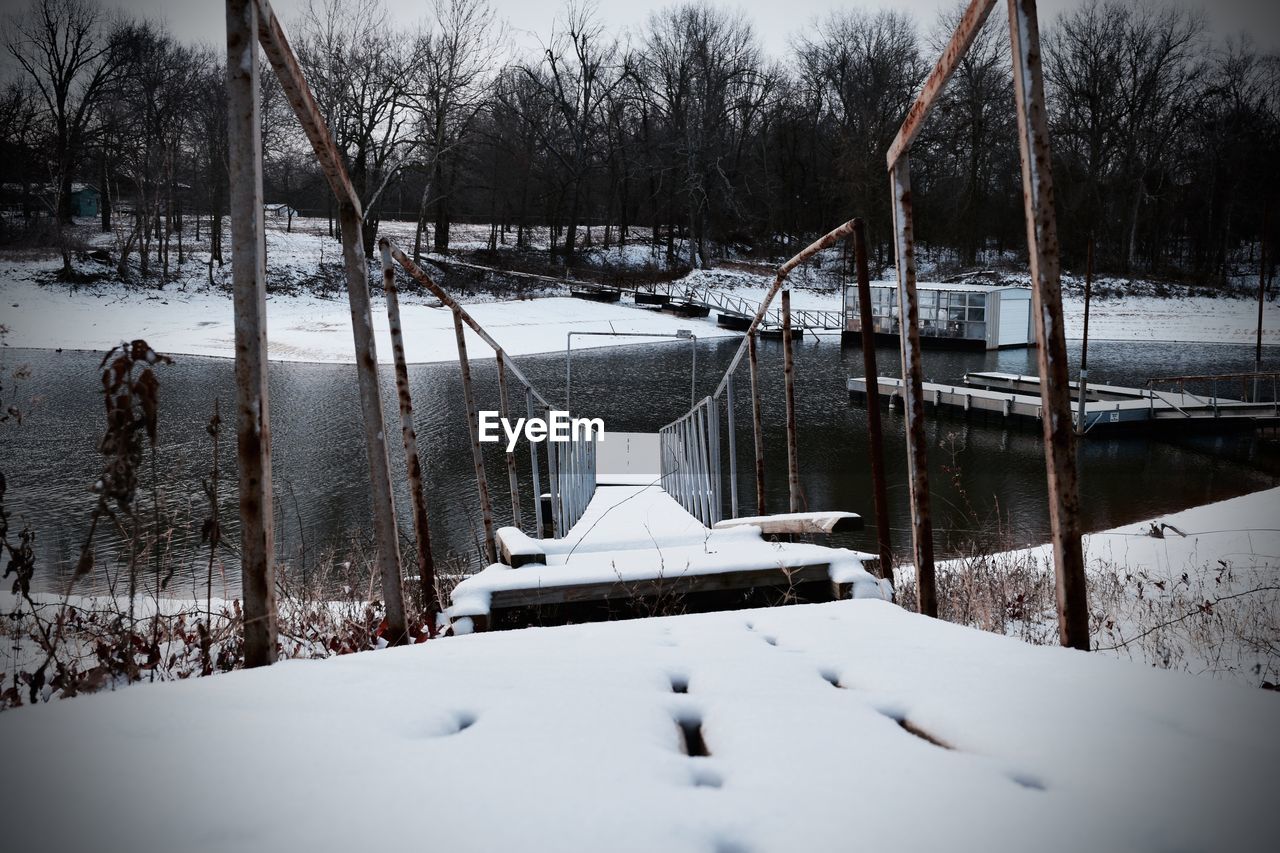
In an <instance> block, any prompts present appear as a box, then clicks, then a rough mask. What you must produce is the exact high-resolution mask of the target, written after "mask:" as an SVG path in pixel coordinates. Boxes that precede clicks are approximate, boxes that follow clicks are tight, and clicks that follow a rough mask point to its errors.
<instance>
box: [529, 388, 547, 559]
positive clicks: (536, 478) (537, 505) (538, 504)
mask: <svg viewBox="0 0 1280 853" xmlns="http://www.w3.org/2000/svg"><path fill="white" fill-rule="evenodd" d="M524 408H525V412H526V417H528V418H529V420H533V389H531V388H526V389H524ZM529 467H530V469H531V470H532V473H533V527H534V533H535V535H536V538H538V539H541V538H542V534H543V518H542V475H541V473H540V472H539V471H538V442H536V441H531V442H529Z"/></svg>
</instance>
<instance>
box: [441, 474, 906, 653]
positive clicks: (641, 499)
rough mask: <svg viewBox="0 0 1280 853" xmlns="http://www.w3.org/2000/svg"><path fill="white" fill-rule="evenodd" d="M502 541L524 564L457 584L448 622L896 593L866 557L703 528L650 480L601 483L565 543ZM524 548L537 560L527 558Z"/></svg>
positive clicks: (500, 624)
mask: <svg viewBox="0 0 1280 853" xmlns="http://www.w3.org/2000/svg"><path fill="white" fill-rule="evenodd" d="M499 536H500V537H501V538H502V539H503V540H504V542H507V541H510V542H512V543H515V549H516V550H518V551H521V552H522V559H521V562H522V563H523V564H522V565H520V566H519V567H514V566H511V565H507V564H504V563H495V564H493V565H490V566H489V567H487V568H485V569H483V570H482V571H480V572H479V573H477V574H475V575H472V576H471V577H469V578H467V579H466V580H464V581H462V582H461V583H460V584H458V586H457V587H456V588H455V590H454V592H453V595H452V602H453V604H452V606H451V607H450V608H449V611H448V614H449V617H450V619H451V620H452V621H453V623H454V624H455V626H458V628H459V629H462V630H465V629H466V628H468V627H470V628H472V629H475V630H494V629H503V628H517V627H525V626H527V625H531V624H536V625H554V624H565V623H569V622H588V621H602V620H606V619H617V618H626V617H628V616H650V615H662V614H670V613H695V612H706V611H712V610H723V609H727V608H735V607H750V606H762V605H770V604H781V603H797V604H798V603H809V602H819V601H832V600H836V599H842V598H850V597H853V598H864V597H884V598H888V597H890V596H891V592H890V591H889V590H887V589H886V588H885V587H884V586H883V585H882V583H881V582H880V581H878V580H877V579H876V578H874V577H873V576H872V575H871V574H870V573H869V572H868V571H867V570H866V568H864V566H863V562H864V561H869V560H874V559H875V558H874V556H873V555H870V554H864V553H859V552H856V551H851V550H849V549H845V548H833V547H828V546H825V545H816V544H810V543H804V542H773V541H769V540H767V539H766V538H765V536H764V535H763V534H762V532H761V530H760V527H758V526H752V525H744V526H738V527H733V528H727V529H714V530H713V529H709V528H707V527H706V526H705V525H703V524H702V522H700V521H699V520H698V519H697V518H695V517H694V516H693V515H691V514H690V513H689V512H687V511H686V510H685V509H684V508H683V507H682V506H680V504H679V503H677V502H676V501H675V500H674V499H673V498H672V497H671V496H670V495H669V494H667V492H666V491H665V490H664V489H662V488H661V487H660V486H658V485H656V484H655V485H603V484H598V485H597V487H596V490H595V495H594V496H593V497H592V499H591V502H590V503H589V504H588V505H587V508H586V511H585V512H583V514H582V517H581V518H580V519H579V520H578V522H577V523H576V524H575V525H574V526H573V527H572V528H571V529H570V530H569V531H567V533H566V535H565V536H564V537H562V538H560V539H542V540H533V539H530V538H529V537H527V536H525V535H524V534H522V533H520V532H519V531H517V530H515V529H514V528H503V529H502V530H501V531H500V532H499ZM530 543H533V546H534V547H536V548H537V549H538V550H539V551H540V552H541V553H540V554H538V555H536V556H535V557H534V559H533V560H530V561H528V562H524V560H526V559H528V557H529V550H530ZM504 551H505V549H504ZM537 560H541V562H537Z"/></svg>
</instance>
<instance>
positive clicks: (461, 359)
mask: <svg viewBox="0 0 1280 853" xmlns="http://www.w3.org/2000/svg"><path fill="white" fill-rule="evenodd" d="M453 331H454V335H455V337H456V338H457V341H458V366H459V367H461V368H462V399H463V402H464V403H465V404H466V407H467V431H468V432H469V433H470V436H471V463H472V465H473V466H474V468H475V474H476V492H477V493H478V494H479V497H480V513H481V519H482V521H483V524H484V549H485V558H486V559H487V560H488V561H489V562H490V563H496V562H497V561H498V548H497V544H496V542H495V541H494V536H493V506H492V504H491V503H490V502H489V478H488V477H486V476H485V472H484V452H483V451H482V450H481V449H480V421H479V414H478V413H477V411H476V397H475V393H474V392H473V390H472V387H471V362H470V360H469V359H468V358H467V333H466V331H465V330H464V329H463V328H462V317H461V316H460V314H459V312H458V311H456V310H455V311H454V312H453Z"/></svg>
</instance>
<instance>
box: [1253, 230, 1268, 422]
mask: <svg viewBox="0 0 1280 853" xmlns="http://www.w3.org/2000/svg"><path fill="white" fill-rule="evenodd" d="M1270 227H1271V206H1270V205H1268V206H1267V207H1266V208H1265V209H1264V210H1263V213H1262V237H1261V239H1260V240H1259V241H1258V242H1259V243H1260V245H1259V247H1258V340H1257V343H1256V344H1255V345H1254V355H1253V372H1254V373H1261V372H1262V306H1263V304H1264V303H1265V301H1266V297H1267V231H1268V229H1270ZM1253 402H1255V403H1256V402H1258V379H1257V378H1255V379H1254V380H1253Z"/></svg>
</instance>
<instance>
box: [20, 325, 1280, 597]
mask: <svg viewBox="0 0 1280 853" xmlns="http://www.w3.org/2000/svg"><path fill="white" fill-rule="evenodd" d="M736 346H737V341H736V340H733V341H719V342H712V343H704V344H700V345H699V347H698V350H699V351H698V383H697V384H698V393H699V394H706V393H709V392H710V391H711V390H712V389H713V388H714V385H715V383H716V382H717V381H718V380H719V377H720V375H721V372H722V371H723V370H724V368H725V367H726V366H727V363H728V360H729V358H730V357H731V356H732V354H733V351H734V348H735V347H736ZM1267 355H1268V358H1267V361H1268V362H1274V358H1273V356H1274V355H1275V353H1274V351H1272V352H1269V353H1268V354H1267ZM3 357H4V359H5V364H6V367H7V368H8V369H9V370H12V369H13V368H15V367H17V366H19V365H29V367H30V371H31V375H30V378H29V379H26V380H24V381H23V382H21V383H20V385H19V387H18V392H19V395H20V399H26V398H29V397H34V398H35V399H34V401H33V403H32V404H30V405H28V406H27V407H26V408H27V411H26V416H25V418H24V422H23V424H22V425H21V426H16V427H15V426H12V425H6V426H5V427H4V428H0V470H3V471H4V474H5V476H6V477H7V478H8V498H7V500H8V506H9V509H10V512H11V515H12V524H14V525H15V526H17V527H21V526H22V525H23V524H28V523H29V524H30V525H31V526H32V527H33V528H34V529H35V530H36V531H37V535H38V538H37V548H38V557H39V568H38V575H37V582H38V584H39V585H40V586H41V587H43V588H53V587H55V586H56V587H57V588H61V585H60V584H58V583H57V579H58V577H60V576H65V574H66V573H67V572H68V571H69V570H70V568H71V567H72V566H73V565H74V563H75V558H76V555H77V554H78V550H79V547H80V542H81V540H82V537H83V536H84V532H85V529H86V520H87V517H88V512H89V510H90V508H91V507H92V505H93V502H94V499H93V496H92V495H91V494H90V493H89V491H88V485H89V484H90V483H91V482H92V481H93V479H94V477H95V476H96V473H97V471H98V469H99V467H100V460H99V458H98V456H97V454H96V452H95V449H94V448H95V442H96V440H97V437H98V435H99V434H100V431H101V426H102V406H101V403H100V400H99V398H98V393H99V388H100V385H99V381H98V374H97V364H98V359H99V358H100V355H99V354H93V353H73V352H64V353H54V352H48V351H37V350H14V349H10V350H6V351H5V352H4V355H3ZM1089 357H1090V362H1091V365H1090V367H1091V370H1090V374H1091V378H1092V379H1093V380H1094V381H1098V382H1110V383H1114V384H1141V383H1142V382H1143V381H1144V380H1145V379H1146V378H1148V377H1150V376H1162V375H1171V374H1193V373H1217V372H1232V371H1243V370H1251V369H1252V366H1253V353H1252V350H1251V349H1250V348H1248V347H1237V346H1225V345H1197V346H1187V345H1177V344H1126V343H1094V344H1092V345H1091V346H1090V351H1089ZM573 358H574V364H573V397H574V401H573V403H574V404H573V408H574V410H575V412H576V413H578V414H589V415H591V416H600V417H603V418H604V420H605V424H606V426H607V428H608V429H610V430H622V431H654V430H656V429H657V428H658V427H659V426H661V425H663V424H665V423H667V422H668V421H670V420H672V419H673V418H675V417H676V416H678V415H680V414H682V413H683V412H684V410H685V409H686V408H687V407H688V405H689V370H690V358H689V347H688V345H687V344H684V343H679V344H658V345H647V346H635V347H624V348H620V349H611V350H597V351H594V352H593V351H589V350H588V351H580V352H579V351H575V353H574V357H573ZM1071 358H1072V361H1076V360H1077V358H1078V352H1077V351H1075V350H1074V349H1073V351H1072V353H1071ZM796 359H797V367H798V369H797V380H796V383H797V385H796V401H797V408H798V415H799V419H798V420H799V450H800V466H801V481H802V484H803V486H804V491H805V497H806V499H807V502H808V505H809V507H810V508H813V509H847V510H852V511H855V512H860V513H862V514H864V515H865V516H868V517H870V515H871V513H872V498H871V483H870V474H869V468H868V464H867V455H866V454H867V441H866V411H865V409H864V408H863V407H862V406H861V405H851V404H850V402H849V399H848V395H847V393H846V391H845V380H846V379H847V378H848V377H849V376H860V375H862V366H861V365H862V359H861V351H860V350H859V349H857V348H850V349H845V350H841V348H840V347H839V346H838V345H837V344H836V343H835V342H834V341H833V340H831V339H827V340H825V341H823V342H816V341H814V340H813V339H812V338H807V339H805V340H804V341H803V342H800V343H798V345H797V347H796ZM879 359H880V365H881V370H882V372H883V373H885V374H886V375H896V373H897V365H896V363H895V362H896V351H894V350H892V349H881V350H880V351H879ZM1034 359H1035V353H1034V350H1006V351H1002V352H993V353H947V352H928V353H925V356H924V364H925V373H926V378H928V379H930V380H935V381H943V382H945V381H956V380H958V379H959V378H960V377H961V376H962V375H963V374H964V372H965V371H971V370H1002V371H1009V372H1018V373H1034V372H1035V361H1034ZM760 365H761V371H762V374H763V391H762V393H763V400H764V430H765V442H766V478H765V479H766V489H767V497H768V503H769V508H770V509H771V510H773V511H782V510H784V509H785V507H786V504H787V495H786V460H785V450H784V448H785V435H784V432H783V404H782V357H781V345H780V344H779V343H778V342H771V341H763V342H761V347H760ZM521 366H522V367H523V368H524V369H525V371H526V372H527V373H528V374H529V376H530V377H531V378H532V379H533V381H534V382H535V383H536V384H537V385H538V387H539V388H540V389H541V390H542V391H543V393H544V394H546V395H547V396H548V399H551V400H553V401H554V400H559V399H562V397H563V382H564V360H563V355H561V354H554V355H546V356H536V357H526V358H522V359H521ZM473 371H474V375H475V379H476V383H477V388H478V393H479V400H478V404H479V405H480V407H481V408H491V409H496V408H497V407H498V406H497V379H496V372H495V370H494V365H493V362H491V361H476V362H475V363H474V365H473ZM159 376H160V381H161V391H160V395H161V401H162V403H161V415H160V435H161V447H160V448H159V451H158V467H159V469H160V470H161V471H163V472H164V475H163V477H162V479H163V480H164V484H163V486H162V489H163V492H164V497H165V499H166V501H165V502H166V505H167V506H169V507H170V508H171V509H172V510H173V511H174V513H175V519H176V520H177V521H179V522H181V521H184V520H185V521H187V522H190V521H191V520H192V519H194V521H195V523H194V524H191V525H189V526H188V527H186V528H185V529H180V530H178V531H177V532H176V533H175V534H174V536H175V539H174V542H175V546H176V547H175V549H174V551H175V553H181V554H185V555H186V559H187V560H188V561H189V563H190V565H188V566H179V575H178V582H177V583H178V589H180V590H189V589H191V586H192V584H193V583H195V579H202V578H203V576H204V560H203V559H202V558H201V556H200V555H199V553H198V549H195V548H189V547H181V546H183V545H184V544H185V545H191V544H198V530H199V521H200V520H201V519H203V518H204V517H205V516H206V515H207V509H206V506H205V504H204V497H203V494H202V492H201V489H200V480H201V478H204V477H206V476H207V474H208V470H209V467H210V460H211V448H210V442H209V437H208V435H207V434H206V432H205V424H206V422H207V421H208V418H209V415H210V414H211V412H212V409H213V401H214V399H215V398H217V399H219V400H220V401H221V406H222V413H223V418H224V423H225V425H226V429H225V430H224V443H223V452H222V464H223V479H222V490H221V494H222V500H221V502H220V506H221V513H222V518H223V523H224V541H225V542H226V543H227V544H228V545H229V546H234V545H235V544H236V543H237V540H238V534H237V532H236V529H235V515H236V504H235V499H234V483H235V473H234V467H233V466H234V457H235V452H234V441H235V436H234V418H233V414H232V413H233V412H234V377H233V370H232V362H231V361H229V360H223V359H208V358H197V357H188V356H183V357H179V358H178V359H177V360H176V363H175V364H174V365H172V366H170V367H164V368H162V369H161V370H160V374H159ZM410 378H411V382H412V391H413V395H414V402H415V406H416V416H417V427H418V436H419V441H420V443H421V448H422V452H423V455H424V457H425V458H424V465H425V470H426V480H427V492H428V501H429V503H430V514H431V523H432V543H433V546H434V548H435V551H436V554H437V556H438V557H439V558H446V557H448V556H449V555H461V556H462V557H464V558H465V559H468V560H470V559H473V558H474V555H475V554H476V552H477V544H478V542H479V541H480V534H479V531H478V529H477V527H478V524H477V521H476V519H477V518H478V515H479V514H478V512H477V499H476V491H475V487H474V483H473V480H472V475H471V461H470V453H469V449H468V444H467V431H466V427H465V424H464V421H463V420H462V402H461V397H462V392H461V381H460V377H459V371H458V368H457V366H456V365H454V364H434V365H417V366H413V367H411V368H410ZM382 386H383V397H384V401H385V405H386V411H387V412H388V413H389V415H390V417H389V419H388V423H389V425H392V424H394V423H395V421H394V412H395V395H394V390H395V389H394V377H393V374H392V372H391V370H390V369H384V370H383V372H382ZM737 387H738V391H739V393H738V406H739V410H738V417H737V420H738V424H739V427H740V430H741V431H740V435H739V441H738V452H739V456H740V459H739V473H740V483H741V485H740V496H741V501H742V506H743V508H744V509H743V512H744V513H746V512H750V511H751V510H752V508H753V504H754V493H753V490H754V485H753V482H752V479H751V470H752V469H751V461H750V457H751V445H752V442H751V437H750V397H749V392H748V388H749V385H748V379H747V373H746V366H745V363H744V364H743V366H742V368H741V372H740V373H739V376H738V386H737ZM519 408H520V409H521V410H522V409H523V406H522V405H520V406H519ZM271 413H272V419H271V423H272V430H273V436H272V444H273V453H274V456H273V476H274V480H275V483H274V485H275V492H276V511H277V513H278V522H277V531H278V532H277V545H278V548H279V550H280V553H281V555H282V556H283V557H284V558H285V559H289V560H291V561H292V562H293V563H294V564H295V565H299V564H301V563H302V562H303V555H305V559H306V561H307V563H308V564H309V565H310V564H313V563H314V562H315V560H316V559H317V556H318V555H319V554H320V553H321V552H322V551H324V550H325V549H326V548H328V547H332V546H341V545H343V544H344V543H345V542H346V541H347V539H348V538H349V537H351V536H353V535H354V536H358V537H363V538H367V537H368V534H367V528H368V520H369V517H370V512H371V510H370V501H369V479H368V474H367V472H366V471H365V470H364V466H365V462H364V450H363V445H362V439H361V431H360V425H359V417H360V410H359V401H358V395H357V389H356V377H355V369H354V367H353V366H349V365H309V364H284V363H280V364H272V365H271ZM885 426H886V432H887V438H888V440H887V442H886V444H887V451H886V452H887V454H888V459H887V463H888V470H889V476H890V480H889V499H890V503H891V504H892V506H891V507H890V517H891V524H892V527H893V529H894V533H895V537H896V541H895V550H897V551H898V552H900V553H905V552H906V551H908V550H909V541H908V535H909V534H908V530H909V524H908V495H907V483H906V447H905V443H904V441H903V435H902V416H901V415H900V414H899V413H897V412H890V413H888V414H887V415H886V417H885ZM928 431H929V443H930V455H929V462H930V478H931V480H930V482H931V490H932V495H933V512H934V526H935V532H936V537H937V547H938V548H939V551H940V553H946V552H948V551H954V550H955V549H957V548H959V547H962V546H963V545H964V544H965V543H966V542H968V541H971V540H974V539H976V540H978V541H980V542H984V543H986V544H991V545H1003V544H1007V543H1012V544H1027V543H1035V542H1042V541H1045V540H1046V539H1047V537H1048V510H1047V503H1046V487H1045V472H1044V458H1043V454H1042V453H1041V446H1040V438H1039V433H1038V430H1031V429H1027V428H1025V427H1021V428H1015V429H1008V428H1006V427H1005V425H1004V424H1002V423H999V422H996V421H989V422H984V421H981V420H975V421H970V422H966V421H962V420H954V419H948V418H942V419H936V418H933V417H932V416H930V418H929V422H928ZM389 446H390V448H391V451H392V466H393V473H394V476H395V482H396V484H397V489H398V494H397V500H398V506H399V510H400V525H401V530H402V533H406V534H407V532H408V531H411V530H412V525H411V523H410V518H409V509H408V497H407V495H406V494H405V491H404V488H405V485H404V484H405V477H404V460H403V458H402V457H401V454H400V451H399V441H398V436H393V440H392V441H391V442H390V445H389ZM1269 446H1272V447H1273V446H1274V445H1268V444H1267V443H1266V442H1263V441H1259V440H1257V439H1255V438H1254V437H1253V436H1252V435H1251V434H1247V433H1246V434H1229V435H1203V434H1202V435H1196V436H1191V437H1188V438H1186V439H1183V440H1179V441H1178V442H1177V443H1171V442H1170V441H1168V440H1153V439H1148V438H1145V437H1139V436H1133V437H1120V438H1108V439H1093V440H1090V441H1088V442H1086V443H1085V444H1084V445H1083V448H1082V451H1081V463H1082V467H1081V483H1080V492H1081V511H1082V513H1083V518H1084V525H1085V528H1086V529H1087V530H1098V529H1104V528H1107V527H1112V526H1115V525H1118V524H1123V523H1128V522H1132V521H1136V520H1138V519H1142V518H1146V517H1149V516H1153V515H1157V514H1160V513H1164V512H1169V511H1173V510H1177V509H1182V508H1185V507H1187V506H1192V505H1196V504H1201V503H1206V502H1209V501H1213V500H1220V499H1224V498H1227V497H1232V496H1235V495H1238V494H1242V493H1245V492H1248V491H1253V490H1257V489H1262V488H1266V487H1269V486H1272V485H1275V484H1276V482H1277V475H1278V474H1280V461H1278V460H1277V458H1276V456H1275V453H1274V450H1268V447H1269ZM486 453H487V457H488V462H489V463H490V467H489V472H490V484H491V488H492V489H493V490H494V493H495V498H494V509H495V512H496V514H497V520H498V523H500V524H503V523H509V520H510V516H511V507H510V502H509V499H508V498H507V494H506V489H505V483H506V477H505V474H504V466H503V463H502V457H501V452H500V449H499V447H498V446H497V445H486ZM518 458H519V460H520V463H521V469H520V476H521V481H522V486H523V489H524V494H525V495H526V504H525V512H526V514H527V515H528V514H530V513H531V511H532V510H531V506H530V505H529V504H528V502H527V495H528V493H529V490H530V488H531V486H530V475H529V471H528V462H527V456H526V455H525V453H524V451H523V449H522V450H521V451H518ZM144 476H149V472H144ZM147 482H149V481H147ZM727 500H728V498H727V492H726V501H727ZM873 527H874V526H873V525H870V524H869V525H868V531H865V532H863V533H859V534H854V535H852V536H850V537H848V538H847V539H845V540H842V542H843V544H850V545H853V546H856V547H863V548H867V549H869V550H874V547H873V542H872V539H871V536H872V533H871V532H870V531H871V530H872V529H873ZM188 531H195V533H191V532H188ZM405 553H406V555H408V554H410V553H411V552H410V551H408V550H406V552H405ZM234 561H235V556H234V553H233V551H232V550H230V549H229V550H228V553H226V554H225V555H224V564H225V565H226V567H227V568H226V572H227V577H226V587H227V588H232V589H233V588H234V587H235V586H236V585H237V578H236V572H235V568H234V566H235V562H234ZM184 573H185V574H184ZM82 583H84V587H83V588H84V589H89V588H93V589H97V590H101V589H103V588H104V587H105V583H106V582H105V579H104V578H102V577H99V576H97V575H95V577H93V578H91V579H90V580H89V581H87V582H82ZM199 583H200V584H201V585H202V584H203V580H200V581H199ZM218 585H219V586H222V584H221V583H219V584H218Z"/></svg>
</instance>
